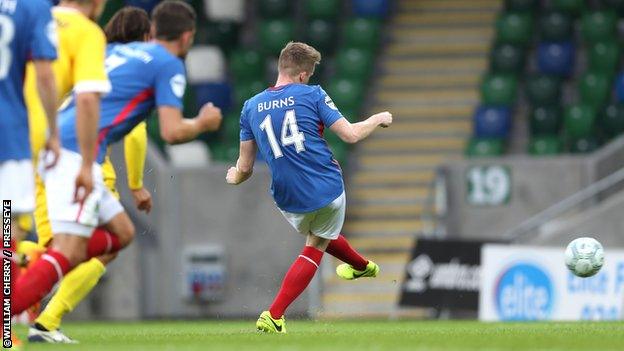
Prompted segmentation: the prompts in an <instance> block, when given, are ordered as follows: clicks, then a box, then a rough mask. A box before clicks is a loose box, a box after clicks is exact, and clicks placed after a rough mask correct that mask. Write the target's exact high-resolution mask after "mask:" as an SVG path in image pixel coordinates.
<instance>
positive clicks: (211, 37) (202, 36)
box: [195, 21, 240, 53]
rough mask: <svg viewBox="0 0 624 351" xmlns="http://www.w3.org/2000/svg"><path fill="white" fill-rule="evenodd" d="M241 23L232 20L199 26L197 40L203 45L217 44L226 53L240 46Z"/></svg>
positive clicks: (197, 42)
mask: <svg viewBox="0 0 624 351" xmlns="http://www.w3.org/2000/svg"><path fill="white" fill-rule="evenodd" d="M239 31H240V24H239V23H236V22H231V21H221V22H209V23H206V24H205V25H203V26H200V27H199V28H197V34H196V35H195V42H196V45H197V44H203V45H216V46H218V47H220V48H221V49H222V50H223V51H224V52H225V53H229V52H230V51H231V50H232V49H233V48H234V47H236V46H238V34H239Z"/></svg>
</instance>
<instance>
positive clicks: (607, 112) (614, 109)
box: [598, 104, 624, 137]
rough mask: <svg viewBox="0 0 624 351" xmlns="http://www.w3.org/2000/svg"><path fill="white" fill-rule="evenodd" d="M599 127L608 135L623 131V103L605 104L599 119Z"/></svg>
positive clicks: (613, 135)
mask: <svg viewBox="0 0 624 351" xmlns="http://www.w3.org/2000/svg"><path fill="white" fill-rule="evenodd" d="M598 123H599V125H600V129H601V130H602V131H603V132H604V133H605V134H606V135H608V136H609V137H615V136H618V135H620V134H622V133H623V132H624V105H622V104H612V105H609V106H607V107H606V108H605V109H604V110H603V113H602V116H601V118H600V120H599V122H598Z"/></svg>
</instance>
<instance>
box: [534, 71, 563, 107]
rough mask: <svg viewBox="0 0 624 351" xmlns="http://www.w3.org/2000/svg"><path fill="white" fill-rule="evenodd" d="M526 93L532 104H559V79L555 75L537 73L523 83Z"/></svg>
mask: <svg viewBox="0 0 624 351" xmlns="http://www.w3.org/2000/svg"><path fill="white" fill-rule="evenodd" d="M525 87H526V95H527V98H528V99H529V102H531V104H532V105H533V106H544V105H555V104H559V100H560V96H561V79H560V78H558V77H555V76H549V75H544V74H537V75H533V76H531V77H529V78H528V79H527V81H526V83H525Z"/></svg>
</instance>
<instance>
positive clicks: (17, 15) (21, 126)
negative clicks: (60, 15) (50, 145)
mask: <svg viewBox="0 0 624 351" xmlns="http://www.w3.org/2000/svg"><path fill="white" fill-rule="evenodd" d="M55 28H56V27H55V24H54V21H53V20H52V14H51V13H50V3H49V2H48V1H47V0H27V1H24V0H0V106H2V113H1V114H0V162H2V161H6V160H23V159H28V158H30V141H29V136H28V115H27V112H26V105H25V103H24V92H23V91H24V75H25V71H26V63H27V62H28V61H29V60H30V59H35V60H54V59H56V41H57V38H56V30H55Z"/></svg>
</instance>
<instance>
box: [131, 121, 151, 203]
mask: <svg viewBox="0 0 624 351" xmlns="http://www.w3.org/2000/svg"><path fill="white" fill-rule="evenodd" d="M124 156H125V159H126V169H127V172H128V187H129V188H130V191H131V192H132V197H133V198H134V203H135V205H136V206H137V208H138V209H139V211H145V212H146V213H149V212H150V211H151V210H152V195H151V194H150V192H149V191H148V190H147V189H145V188H144V187H143V170H144V168H145V157H146V156H147V124H146V123H145V122H141V123H139V124H138V125H137V126H136V127H134V129H133V130H132V131H131V132H130V134H128V135H126V137H125V138H124Z"/></svg>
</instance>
